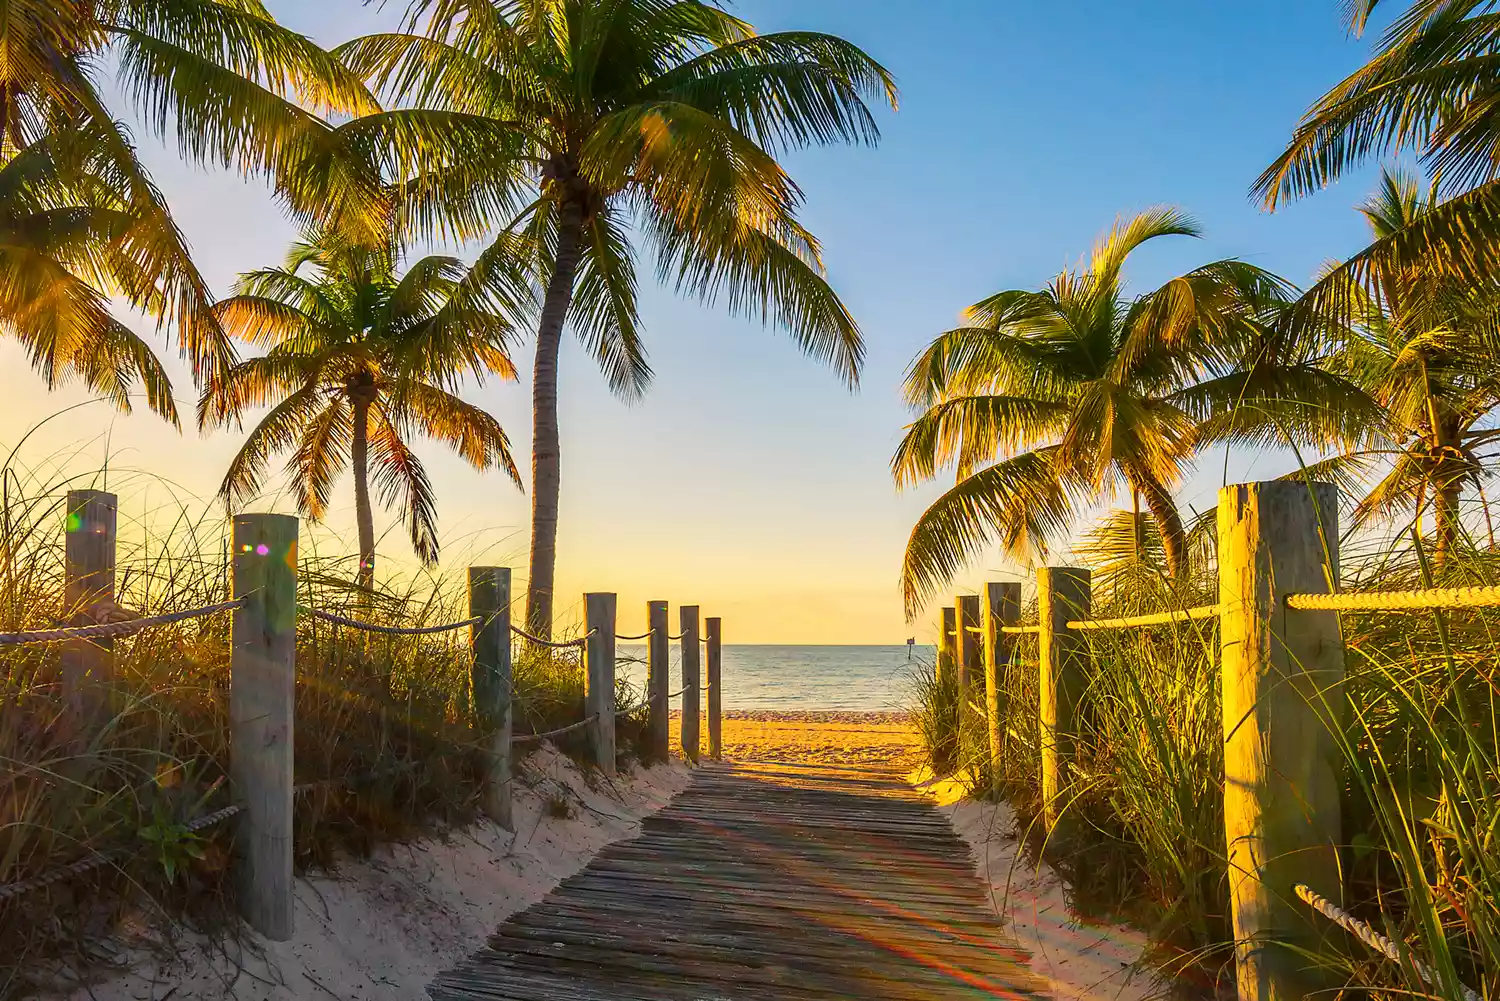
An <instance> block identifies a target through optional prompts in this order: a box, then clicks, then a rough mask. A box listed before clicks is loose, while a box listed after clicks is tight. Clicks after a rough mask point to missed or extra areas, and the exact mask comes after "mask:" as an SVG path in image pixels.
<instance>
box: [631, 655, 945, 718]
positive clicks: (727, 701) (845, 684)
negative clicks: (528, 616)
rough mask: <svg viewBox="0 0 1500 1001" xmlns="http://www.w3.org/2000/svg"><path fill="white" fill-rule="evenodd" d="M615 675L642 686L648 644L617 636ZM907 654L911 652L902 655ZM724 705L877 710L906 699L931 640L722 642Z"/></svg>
mask: <svg viewBox="0 0 1500 1001" xmlns="http://www.w3.org/2000/svg"><path fill="white" fill-rule="evenodd" d="M617 655H618V656H619V657H620V658H621V659H622V660H625V659H627V658H638V659H639V660H640V661H641V662H642V663H639V664H635V663H622V664H621V665H620V671H619V673H620V675H621V676H623V677H624V678H626V679H627V680H628V681H629V682H630V683H631V684H633V685H636V686H643V685H644V682H645V678H646V667H645V663H644V661H645V659H646V647H645V646H644V645H643V644H638V643H622V644H620V646H619V649H618V653H617ZM908 656H910V657H911V659H908ZM723 658H724V692H723V697H724V709H725V710H726V711H733V710H736V709H744V710H754V709H759V710H786V711H794V710H808V711H812V710H827V711H834V710H837V711H842V712H883V711H888V710H893V709H905V708H907V707H908V705H909V703H910V694H911V689H912V672H913V671H914V670H915V669H916V668H918V667H919V666H920V661H926V662H927V663H929V664H930V663H932V658H933V648H932V647H930V646H922V645H918V646H916V647H914V648H912V650H911V653H910V654H908V648H907V646H906V644H904V643H903V644H901V645H900V646H746V645H732V646H726V647H724V653H723ZM671 659H672V691H674V692H675V691H677V689H679V688H681V687H682V668H681V655H680V652H679V650H678V644H676V643H673V644H672V654H671ZM701 659H702V658H700V660H701Z"/></svg>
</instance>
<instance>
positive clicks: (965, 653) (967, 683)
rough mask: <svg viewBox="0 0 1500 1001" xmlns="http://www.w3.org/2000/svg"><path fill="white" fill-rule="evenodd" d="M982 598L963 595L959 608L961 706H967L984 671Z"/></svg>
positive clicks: (959, 683)
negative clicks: (970, 690)
mask: <svg viewBox="0 0 1500 1001" xmlns="http://www.w3.org/2000/svg"><path fill="white" fill-rule="evenodd" d="M980 603H981V599H980V596H979V595H977V594H961V595H959V596H958V598H957V599H955V604H957V606H958V692H959V699H960V705H967V704H968V701H969V689H970V688H971V687H972V686H973V685H974V683H975V682H976V681H978V680H979V672H980V671H981V670H983V669H984V661H983V659H982V658H983V656H984V637H983V636H982V635H981V634H980V631H979V625H980V618H979V612H980Z"/></svg>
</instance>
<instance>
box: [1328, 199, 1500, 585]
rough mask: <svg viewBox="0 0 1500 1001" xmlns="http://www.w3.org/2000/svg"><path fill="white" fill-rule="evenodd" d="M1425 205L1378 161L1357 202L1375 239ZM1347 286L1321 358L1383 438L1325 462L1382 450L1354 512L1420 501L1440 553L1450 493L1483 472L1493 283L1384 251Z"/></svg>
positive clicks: (1452, 534)
mask: <svg viewBox="0 0 1500 1001" xmlns="http://www.w3.org/2000/svg"><path fill="white" fill-rule="evenodd" d="M1435 204H1436V197H1435V192H1434V191H1433V190H1432V189H1431V188H1430V187H1429V188H1427V189H1426V190H1424V188H1423V186H1422V185H1421V184H1420V183H1419V182H1418V180H1417V179H1416V178H1415V177H1414V176H1411V175H1409V174H1406V173H1403V172H1400V171H1394V170H1386V171H1385V172H1384V176H1383V178H1382V183H1381V186H1380V188H1379V189H1378V191H1377V192H1376V193H1375V195H1374V196H1372V197H1371V198H1370V199H1369V200H1368V201H1367V202H1365V203H1364V205H1362V206H1361V211H1362V212H1363V214H1364V216H1365V218H1366V219H1367V220H1368V222H1369V225H1370V231H1371V234H1372V235H1373V237H1374V238H1375V240H1377V241H1379V240H1386V239H1390V238H1391V237H1392V236H1394V235H1397V234H1399V233H1400V232H1401V231H1403V230H1404V229H1407V228H1409V227H1412V226H1418V225H1420V224H1421V222H1422V219H1423V218H1424V217H1425V216H1426V215H1427V214H1428V213H1429V212H1431V211H1433V208H1434V205H1435ZM1348 294H1349V296H1350V298H1351V299H1352V300H1353V301H1355V302H1356V303H1357V304H1358V308H1357V310H1356V311H1355V314H1354V323H1353V324H1352V325H1351V326H1350V327H1349V328H1348V329H1347V332H1346V333H1345V334H1344V336H1343V338H1342V341H1343V343H1342V347H1341V349H1340V350H1339V351H1337V352H1336V353H1335V354H1334V355H1333V356H1332V357H1331V358H1329V360H1328V364H1329V367H1330V368H1331V369H1332V370H1333V371H1336V372H1339V373H1340V374H1342V375H1345V376H1347V377H1348V378H1349V379H1350V380H1351V381H1353V382H1354V383H1356V384H1357V385H1359V386H1361V387H1362V388H1364V389H1365V391H1366V392H1368V393H1369V394H1370V396H1371V397H1373V398H1374V399H1375V400H1376V401H1378V402H1379V404H1380V405H1381V406H1382V407H1383V408H1385V411H1386V414H1387V415H1388V422H1387V425H1386V427H1385V428H1384V429H1383V430H1384V433H1385V435H1386V436H1387V438H1388V440H1389V441H1390V442H1391V443H1392V444H1393V445H1394V447H1393V448H1391V447H1387V448H1385V449H1380V450H1376V451H1365V452H1353V453H1350V454H1349V455H1347V456H1344V457H1340V458H1335V459H1332V460H1330V461H1329V462H1328V463H1327V465H1328V466H1329V468H1330V469H1337V470H1340V471H1342V470H1349V471H1353V470H1354V469H1355V468H1357V467H1360V466H1366V465H1370V464H1372V460H1379V459H1382V458H1390V459H1391V462H1390V467H1389V470H1388V472H1387V474H1386V475H1385V477H1384V478H1383V479H1382V480H1381V481H1380V482H1379V483H1378V484H1377V485H1376V486H1375V488H1374V489H1373V490H1371V491H1370V492H1369V493H1368V494H1367V495H1366V496H1365V497H1364V499H1363V500H1362V501H1361V502H1360V504H1359V506H1358V508H1357V509H1356V516H1357V517H1358V518H1360V519H1364V518H1368V517H1371V516H1377V515H1389V514H1391V513H1393V512H1394V511H1396V510H1398V509H1403V508H1404V509H1406V510H1410V511H1414V512H1415V514H1416V517H1417V518H1418V519H1420V518H1421V517H1422V514H1423V512H1424V511H1425V509H1426V508H1427V506H1428V503H1429V501H1430V502H1431V507H1432V512H1433V521H1434V526H1435V528H1436V540H1437V545H1436V551H1437V557H1438V560H1439V561H1440V562H1441V561H1442V560H1444V558H1445V557H1446V556H1447V554H1448V553H1450V552H1451V551H1452V549H1453V546H1454V544H1455V543H1456V542H1457V540H1458V537H1459V534H1460V532H1461V530H1462V526H1461V524H1460V517H1459V504H1460V500H1461V497H1462V492H1463V490H1464V488H1465V487H1466V486H1475V485H1478V483H1479V480H1480V477H1481V476H1482V475H1483V472H1484V466H1483V462H1482V457H1481V455H1480V454H1479V450H1480V449H1482V448H1483V447H1485V446H1486V445H1488V444H1490V443H1492V442H1493V441H1495V440H1496V437H1497V435H1496V432H1495V430H1494V429H1493V428H1491V427H1486V426H1484V425H1485V424H1486V423H1487V419H1488V418H1490V417H1491V416H1492V415H1493V414H1494V413H1495V411H1496V409H1497V408H1500V282H1497V281H1496V280H1495V279H1494V278H1491V279H1490V280H1488V281H1485V282H1482V283H1473V282H1470V281H1467V280H1457V279H1455V278H1453V277H1452V276H1451V275H1450V274H1448V273H1447V271H1446V269H1444V268H1443V267H1442V266H1441V265H1429V266H1426V267H1424V266H1422V263H1421V262H1420V261H1419V262H1416V263H1415V264H1411V265H1407V266H1400V267H1398V266H1396V265H1395V264H1393V263H1392V262H1389V261H1386V262H1382V264H1381V266H1379V267H1376V268H1375V269H1374V270H1373V272H1372V276H1371V282H1370V287H1369V290H1368V291H1366V290H1365V289H1363V288H1355V289H1352V290H1350V292H1349V293H1348Z"/></svg>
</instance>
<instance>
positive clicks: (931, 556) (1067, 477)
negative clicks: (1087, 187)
mask: <svg viewBox="0 0 1500 1001" xmlns="http://www.w3.org/2000/svg"><path fill="white" fill-rule="evenodd" d="M1198 234H1199V230H1198V227H1197V225H1196V224H1195V223H1194V222H1193V221H1192V220H1191V219H1189V218H1188V217H1186V216H1185V215H1183V214H1182V213H1181V212H1178V211H1177V210H1175V209H1171V208H1158V209H1152V210H1150V211H1147V212H1144V213H1141V214H1140V215H1137V216H1135V217H1133V218H1130V219H1128V220H1122V221H1120V222H1118V223H1117V224H1116V225H1115V226H1114V228H1113V229H1111V230H1110V231H1109V232H1108V233H1107V234H1106V235H1105V236H1104V237H1103V239H1101V240H1100V241H1099V243H1098V244H1097V245H1096V246H1095V248H1094V251H1093V254H1092V256H1091V257H1090V258H1089V259H1088V260H1087V261H1086V262H1084V264H1083V265H1082V266H1081V267H1079V268H1077V269H1073V270H1068V271H1064V272H1063V273H1062V274H1060V275H1058V276H1057V277H1056V278H1054V279H1053V280H1052V281H1051V282H1050V283H1049V284H1048V286H1047V287H1046V288H1045V289H1042V290H1040V291H1031V290H1024V289H1023V290H1014V291H1008V292H1000V293H998V294H996V295H993V296H991V297H989V298H988V299H985V300H983V301H982V302H979V303H977V304H975V305H974V306H971V307H970V308H969V309H968V310H967V312H966V317H965V318H966V320H967V323H966V325H965V326H962V327H959V328H957V329H955V330H950V331H948V332H947V333H944V334H941V335H939V336H938V338H937V339H936V340H934V341H933V342H932V344H931V345H930V346H929V347H928V348H927V349H926V350H925V351H924V352H923V353H922V354H921V355H919V356H918V357H917V359H916V360H915V361H914V362H913V363H912V365H911V367H910V369H909V370H908V373H907V379H906V396H907V400H908V402H909V403H910V404H911V405H912V406H914V407H916V408H917V409H919V410H920V411H921V414H920V416H919V417H918V418H917V420H916V421H915V422H914V423H912V424H911V425H910V426H909V427H908V428H907V429H906V435H905V437H904V439H903V440H902V442H901V444H900V446H899V448H898V449H897V452H896V455H895V457H894V459H893V460H892V463H891V465H892V471H893V472H894V474H895V478H896V481H897V484H898V485H900V486H902V487H908V486H911V485H914V484H916V483H919V482H921V481H924V480H929V479H932V478H934V477H935V476H936V475H937V474H938V472H939V470H941V469H943V468H945V467H948V466H953V467H956V469H957V474H958V482H957V484H956V485H955V486H954V487H952V488H951V489H950V490H948V491H947V492H946V493H944V494H943V495H942V496H941V497H939V498H938V499H937V500H936V501H934V502H933V504H932V505H931V506H930V507H929V508H928V509H927V511H926V512H924V513H923V514H922V516H921V518H920V519H918V521H917V524H916V526H915V527H914V528H913V529H912V533H911V538H910V540H909V541H908V543H907V548H906V555H905V559H904V561H903V566H902V590H903V592H904V595H905V599H906V606H907V611H908V613H909V614H911V615H915V614H916V613H917V612H918V611H919V610H920V606H921V603H922V602H923V601H924V600H925V598H926V597H927V596H928V595H929V594H930V593H931V592H932V591H933V590H934V589H936V588H937V587H938V586H940V585H941V584H943V583H945V582H946V581H947V580H949V579H951V577H952V576H953V575H954V574H955V573H956V572H957V571H958V570H959V569H960V568H961V567H962V566H963V565H964V563H965V562H967V561H968V560H969V559H970V558H972V557H973V556H975V555H976V554H977V551H978V550H979V549H980V548H982V547H983V546H985V545H987V544H989V543H990V542H992V541H995V540H997V539H998V541H999V542H1000V544H1001V545H1002V546H1003V547H1004V548H1005V549H1006V550H1007V551H1008V552H1009V553H1010V554H1011V555H1013V556H1025V555H1028V554H1030V553H1033V552H1038V551H1045V549H1046V545H1047V541H1048V539H1049V537H1053V536H1056V535H1058V534H1060V533H1062V532H1063V531H1065V530H1067V529H1068V528H1069V527H1070V526H1071V525H1072V523H1073V521H1074V520H1075V518H1076V517H1077V516H1078V515H1079V514H1080V513H1081V512H1082V511H1083V510H1085V509H1086V508H1087V507H1089V506H1090V505H1092V504H1094V503H1096V502H1097V501H1098V500H1101V499H1107V498H1109V497H1110V496H1112V495H1113V494H1114V493H1115V492H1116V491H1117V490H1118V489H1119V488H1121V487H1124V488H1125V489H1128V490H1129V491H1130V492H1131V494H1132V495H1133V496H1134V497H1136V498H1138V499H1139V500H1140V501H1143V502H1144V503H1145V506H1146V509H1147V510H1148V511H1149V512H1150V514H1151V517H1152V520H1153V521H1154V522H1155V523H1156V525H1157V527H1158V529H1159V531H1160V536H1161V545H1162V548H1163V551H1164V554H1165V560H1166V565H1167V567H1168V568H1169V570H1170V571H1171V573H1172V574H1173V575H1174V576H1180V575H1181V574H1182V573H1183V572H1184V571H1185V570H1186V569H1187V558H1188V541H1187V532H1186V529H1185V527H1184V525H1183V519H1182V516H1181V514H1180V513H1179V511H1178V508H1177V505H1176V502H1175V501H1174V500H1173V497H1172V488H1173V487H1174V486H1175V485H1176V484H1177V483H1178V482H1179V481H1180V479H1181V478H1182V475H1183V473H1184V471H1185V470H1186V469H1187V468H1188V467H1189V465H1190V463H1191V462H1192V459H1193V456H1194V454H1195V452H1196V451H1197V449H1198V448H1200V447H1201V446H1202V445H1204V444H1206V443H1208V442H1217V441H1226V440H1230V441H1232V440H1239V439H1251V440H1255V439H1258V438H1261V437H1264V436H1265V435H1266V434H1267V428H1268V426H1275V424H1276V423H1278V422H1280V421H1282V420H1284V418H1285V417H1286V415H1287V413H1288V409H1289V408H1291V409H1293V410H1295V408H1296V405H1295V404H1293V403H1289V402H1288V401H1290V400H1295V399H1296V397H1297V396H1298V395H1305V394H1306V393H1307V391H1308V390H1309V388H1311V387H1313V386H1318V385H1320V384H1321V382H1322V381H1330V380H1331V377H1328V376H1326V375H1319V374H1318V372H1317V371H1316V370H1315V369H1314V367H1313V366H1312V365H1310V364H1308V363H1307V360H1306V359H1302V358H1294V357H1290V356H1289V355H1288V356H1284V353H1283V352H1282V351H1280V350H1277V351H1274V352H1270V353H1268V350H1267V349H1268V346H1274V344H1275V341H1276V337H1275V336H1274V332H1270V333H1268V326H1267V325H1268V324H1270V323H1271V322H1273V321H1274V320H1275V319H1276V318H1277V317H1278V316H1279V315H1280V314H1281V313H1282V312H1284V311H1285V310H1286V308H1287V305H1288V303H1289V301H1290V300H1291V298H1292V290H1291V289H1290V288H1289V287H1288V286H1287V285H1286V284H1285V283H1284V282H1282V281H1281V280H1280V279H1278V278H1276V277H1274V276H1273V275H1270V274H1268V273H1267V272H1265V271H1262V270H1260V269H1259V268H1255V267H1253V266H1251V265H1247V264H1243V263H1240V262H1237V261H1229V260H1226V261H1217V262H1214V263H1211V264H1206V265H1204V266H1202V267H1199V268H1197V269H1194V270H1193V271H1190V272H1188V273H1187V274H1185V275H1182V276H1180V277H1178V278H1174V279H1173V280H1171V281H1169V282H1167V283H1166V284H1165V285H1163V286H1161V287H1160V288H1158V289H1156V290H1154V291H1152V292H1149V293H1147V294H1145V295H1141V296H1137V297H1131V296H1129V295H1127V294H1126V292H1125V289H1124V287H1123V284H1122V280H1121V274H1120V272H1121V268H1122V267H1123V266H1124V264H1125V261H1126V259H1127V258H1128V257H1129V255H1130V254H1131V253H1132V252H1134V251H1135V250H1136V249H1137V248H1139V247H1141V246H1142V245H1143V244H1146V243H1148V242H1150V241H1152V240H1156V239H1160V238H1162V237H1166V236H1197V235H1198ZM1230 413H1234V414H1235V415H1236V417H1237V420H1234V421H1231V420H1227V419H1225V417H1224V415H1226V414H1230ZM1299 416H1300V414H1299ZM1205 422H1208V423H1207V424H1205ZM1317 430H1318V432H1319V433H1321V432H1322V428H1321V426H1317Z"/></svg>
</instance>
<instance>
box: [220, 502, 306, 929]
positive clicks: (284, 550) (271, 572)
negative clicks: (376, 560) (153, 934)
mask: <svg viewBox="0 0 1500 1001" xmlns="http://www.w3.org/2000/svg"><path fill="white" fill-rule="evenodd" d="M231 545H232V547H233V549H234V561H233V565H234V585H233V586H234V597H235V598H236V599H240V598H243V599H245V604H244V605H242V606H240V607H239V608H236V609H235V611H234V622H233V624H232V625H231V627H230V654H229V719H230V726H231V731H230V749H229V755H230V759H229V781H230V789H231V791H232V792H233V795H234V798H235V799H236V800H237V801H239V802H241V803H243V804H244V805H245V809H244V812H243V813H242V814H241V817H242V818H243V819H242V820H241V821H240V829H239V834H238V836H237V837H236V839H235V843H236V844H237V845H238V846H239V850H240V856H241V857H240V859H239V870H238V874H237V875H238V876H239V898H240V907H241V908H242V910H243V912H244V916H245V920H246V921H248V922H249V923H250V927H252V928H254V929H255V930H256V931H258V932H260V933H261V934H262V935H264V936H266V937H267V938H269V939H271V940H272V941H276V942H285V941H287V940H288V939H290V938H291V937H292V737H293V731H292V707H293V701H294V695H295V691H296V660H297V519H296V518H291V517H288V516H286V515H281V514H242V515H237V516H235V519H234V535H233V541H232V543H231Z"/></svg>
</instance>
